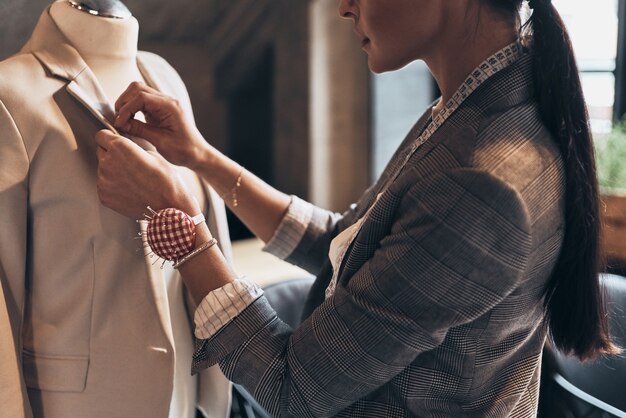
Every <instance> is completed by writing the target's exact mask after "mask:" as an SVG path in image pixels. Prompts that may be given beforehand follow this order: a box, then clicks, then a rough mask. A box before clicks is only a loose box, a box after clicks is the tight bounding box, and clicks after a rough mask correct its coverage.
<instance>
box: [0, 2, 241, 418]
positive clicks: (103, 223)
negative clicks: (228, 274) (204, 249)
mask: <svg viewBox="0 0 626 418" xmlns="http://www.w3.org/2000/svg"><path fill="white" fill-rule="evenodd" d="M99 2H100V3H102V2H104V3H116V4H118V5H119V4H120V2H119V1H117V0H85V1H83V2H82V3H83V5H81V6H80V7H81V8H80V9H79V8H76V7H74V6H72V5H71V4H70V2H69V1H68V0H57V1H55V2H54V3H52V4H51V5H50V6H49V7H48V8H47V9H46V10H45V11H44V12H43V14H42V15H41V17H40V19H39V22H38V23H37V26H36V27H35V30H34V32H33V35H32V36H31V39H30V40H29V41H28V43H27V44H26V45H25V46H24V48H23V49H22V51H21V52H20V53H19V54H17V55H15V56H13V57H10V58H9V59H7V60H4V61H2V62H0V126H2V130H1V132H0V166H1V167H3V169H2V170H0V213H2V214H3V219H2V220H0V224H2V228H0V229H1V230H2V231H3V234H2V236H0V287H1V288H3V290H4V296H3V298H2V300H0V303H3V304H4V306H0V312H3V309H4V310H7V311H8V313H9V316H8V317H9V322H10V324H9V325H10V328H7V326H6V325H4V322H2V317H1V316H0V339H1V340H2V341H4V342H13V346H14V347H15V355H14V356H2V357H0V370H9V371H11V370H18V372H19V375H18V376H15V375H14V374H13V373H0V387H2V388H14V387H15V388H18V390H16V391H15V392H11V396H10V398H11V399H10V400H9V401H7V402H4V397H3V398H2V399H3V403H2V404H0V416H5V415H6V416H11V417H18V418H21V417H24V418H29V417H31V416H33V415H34V416H45V417H46V418H57V417H65V416H77V414H78V415H80V416H133V417H136V418H141V417H153V416H159V417H168V416H169V417H170V418H193V417H195V415H196V407H198V408H199V409H201V410H202V411H203V412H205V413H206V415H207V416H209V417H224V416H227V414H228V409H229V405H230V384H229V382H228V381H227V380H226V379H225V378H224V376H223V375H222V374H221V372H220V371H219V369H218V368H217V367H215V368H213V370H212V371H211V370H207V372H208V373H207V374H204V373H203V374H200V375H196V376H191V373H190V366H191V362H192V360H191V356H192V353H193V336H192V334H191V329H192V325H191V324H192V319H191V318H192V317H191V316H190V315H189V311H188V310H190V311H191V312H193V306H190V305H187V304H186V298H185V293H184V291H185V290H184V288H183V286H182V281H181V278H180V275H179V274H178V273H177V272H176V271H174V270H173V269H172V268H171V265H169V264H166V265H165V266H164V268H163V269H161V268H160V263H159V264H158V265H153V260H150V259H149V258H148V257H146V256H145V255H144V254H142V253H141V251H140V250H141V242H140V241H137V240H134V239H133V237H135V236H137V233H138V232H139V228H138V226H137V223H136V222H134V221H132V220H128V219H123V218H121V217H119V216H117V215H116V214H114V213H113V212H111V211H109V210H108V209H106V208H104V207H102V205H101V204H100V203H99V200H98V193H97V188H96V183H95V175H96V173H97V169H98V167H97V160H96V145H95V141H94V136H95V133H96V132H97V131H98V130H100V129H103V128H104V126H103V125H102V121H101V120H100V121H99V120H98V119H97V118H95V117H94V115H95V113H94V109H95V110H97V112H96V113H98V112H99V113H100V114H102V115H104V116H105V117H106V118H108V119H111V115H112V113H113V112H112V108H113V103H114V102H115V100H116V99H117V98H118V97H119V95H120V94H121V93H122V92H123V91H124V90H125V89H126V88H127V87H128V85H129V84H130V83H131V82H133V81H139V82H145V83H147V84H150V85H152V86H153V87H155V88H157V89H159V90H161V91H162V92H163V93H164V94H168V95H169V96H172V97H176V98H177V99H178V100H180V103H181V105H182V106H183V109H184V111H185V112H186V113H187V114H188V115H189V117H191V118H192V117H193V115H192V112H191V104H190V103H189V97H188V94H187V91H186V89H185V87H184V84H183V82H182V80H181V79H180V77H179V76H178V74H177V73H176V72H175V70H174V69H173V68H172V67H171V66H170V65H169V64H168V63H167V62H166V61H165V60H163V59H162V58H161V57H158V56H156V55H154V54H150V53H147V52H143V51H138V49H137V41H138V31H139V24H138V22H137V20H136V19H135V18H134V17H132V16H130V15H128V16H126V17H120V16H118V17H114V18H112V17H104V16H100V15H96V14H95V13H92V12H89V11H87V12H86V11H85V7H86V6H89V7H90V8H92V9H93V8H94V7H95V8H96V9H97V8H98V6H99V5H98V3H99ZM101 5H102V4H101ZM83 6H85V7H83ZM118 10H119V9H118ZM107 13H109V12H107ZM122 16H123V13H122ZM76 92H78V93H81V94H83V96H81V95H80V94H78V96H77V95H76ZM80 97H86V99H87V100H83V101H81V100H80ZM103 110H106V112H103ZM137 116H138V117H141V116H142V115H137ZM136 142H137V143H138V144H139V145H140V146H142V147H145V146H144V145H143V144H142V142H141V140H140V139H137V140H136ZM174 169H175V170H176V171H177V174H179V175H180V176H181V178H183V179H184V181H185V182H186V184H187V185H188V186H189V187H190V189H191V190H192V192H193V193H194V195H195V196H196V198H197V199H198V201H199V202H200V203H201V206H202V208H203V211H204V212H205V216H206V219H207V224H209V227H210V228H211V230H212V231H215V232H216V233H217V234H218V235H220V236H219V237H218V241H219V244H220V247H221V248H222V251H223V252H225V253H226V254H228V255H229V256H230V241H229V237H228V228H227V224H226V214H225V211H224V205H223V201H221V200H220V199H219V196H217V194H216V193H215V192H214V191H213V190H212V189H210V188H208V187H206V185H203V184H202V183H201V182H200V181H199V179H198V177H197V176H196V175H195V174H194V173H193V172H191V171H189V170H187V169H183V168H182V167H175V168H174ZM9 237H10V241H9ZM154 261H156V260H154ZM9 346H10V345H9ZM4 349H5V346H4V345H3V347H2V348H1V350H4ZM1 350H0V351H1ZM11 359H12V360H11ZM15 366H18V367H17V368H16V367H15ZM3 396H5V394H4V393H3ZM5 397H6V396H5Z"/></svg>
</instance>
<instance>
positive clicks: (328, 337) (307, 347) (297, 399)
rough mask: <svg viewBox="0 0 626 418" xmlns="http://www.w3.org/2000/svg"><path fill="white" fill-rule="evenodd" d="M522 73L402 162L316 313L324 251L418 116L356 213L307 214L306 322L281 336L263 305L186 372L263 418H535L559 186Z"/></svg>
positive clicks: (528, 79)
mask: <svg viewBox="0 0 626 418" xmlns="http://www.w3.org/2000/svg"><path fill="white" fill-rule="evenodd" d="M531 65H532V56H531V55H530V54H525V55H524V56H523V57H522V58H521V59H520V60H519V61H517V62H516V63H514V64H512V65H511V66H509V67H508V68H506V69H504V70H502V71H501V72H499V73H498V74H496V75H494V76H492V77H491V78H489V79H488V80H487V81H486V82H484V84H482V85H481V86H480V87H479V88H478V89H477V90H476V91H475V92H474V93H473V94H472V95H471V96H470V97H468V98H467V100H466V101H465V102H464V103H463V104H462V105H461V106H460V107H459V109H458V110H457V111H456V112H455V113H454V114H453V115H452V116H451V117H450V118H449V119H448V120H447V121H446V122H445V123H444V124H443V125H442V126H441V128H440V129H439V130H438V131H437V132H436V133H435V134H434V135H433V136H432V137H431V139H430V140H429V141H428V142H427V143H426V144H424V145H423V146H422V147H421V148H420V149H419V150H418V151H417V153H415V154H414V155H413V156H412V157H411V159H410V160H409V162H408V164H407V165H406V166H405V168H404V169H403V171H402V172H401V174H400V176H399V177H398V178H397V179H396V180H395V181H394V182H393V183H392V184H391V186H390V187H389V188H388V189H387V190H386V191H384V192H383V194H382V195H381V196H380V198H379V201H378V203H377V204H376V206H375V208H374V209H373V210H372V212H371V214H370V216H369V217H368V218H367V219H366V220H365V223H364V225H363V227H362V229H361V231H360V232H359V234H358V236H357V237H356V239H355V241H354V242H353V243H352V245H351V247H350V248H349V249H348V253H347V254H346V256H345V257H344V261H343V263H342V266H341V269H340V272H339V279H338V284H337V288H336V290H335V293H334V295H333V296H332V297H330V298H329V299H327V300H324V290H325V288H326V286H327V285H328V283H329V280H330V278H331V274H332V269H331V266H330V262H329V260H328V250H329V244H330V241H331V240H332V238H333V237H335V236H336V235H337V234H338V233H339V232H340V231H342V230H343V229H345V228H346V227H347V226H349V225H351V224H352V223H354V222H355V221H356V220H357V219H358V218H359V217H360V216H362V215H363V214H364V213H365V211H366V210H367V208H368V207H369V205H370V204H371V203H372V202H373V201H374V198H375V196H376V195H377V194H378V193H379V192H380V191H381V190H380V189H381V187H382V184H384V182H385V180H386V179H387V178H388V177H389V176H390V175H392V174H393V173H394V171H395V170H394V168H395V167H396V166H397V165H398V164H401V162H402V161H403V159H404V153H405V152H406V150H407V146H408V144H410V141H412V140H414V139H415V138H416V137H417V136H418V135H419V133H420V132H421V131H422V130H423V129H424V128H425V126H426V124H427V123H428V120H429V112H430V110H429V111H428V112H427V113H426V114H425V115H424V116H422V117H421V118H420V120H419V121H418V122H417V124H416V125H415V127H414V128H413V129H412V130H411V132H410V133H409V135H408V136H407V138H406V140H405V141H404V143H403V144H402V145H401V146H400V147H399V149H398V151H397V152H396V155H395V156H394V157H393V158H392V160H391V162H390V163H389V166H388V167H387V169H386V170H385V172H384V173H383V175H382V177H381V179H380V180H379V181H378V182H377V183H376V184H374V185H373V186H372V187H371V188H370V189H368V190H367V191H366V192H365V193H364V195H363V197H362V198H361V199H360V201H359V202H358V203H357V204H356V205H352V207H351V208H350V210H348V211H347V212H345V213H344V214H343V215H341V216H339V215H336V214H332V213H330V212H328V211H325V210H322V209H319V208H315V209H314V212H313V218H312V219H311V221H310V222H309V224H308V225H307V229H306V233H305V235H304V237H303V238H302V239H301V241H300V242H299V244H298V245H297V247H296V248H295V250H294V251H293V252H292V253H291V254H290V255H289V256H288V257H287V260H288V261H290V262H292V263H295V264H298V265H300V266H302V267H304V268H306V269H307V270H309V271H310V272H312V273H314V274H316V275H317V277H318V278H317V280H316V282H315V284H314V285H313V288H312V290H311V293H310V295H309V299H308V302H307V306H306V307H305V315H304V316H305V318H306V319H304V321H303V322H302V324H301V325H300V326H299V327H298V328H296V329H291V328H290V327H289V326H287V325H286V324H284V323H283V322H281V321H280V320H279V319H278V318H277V317H276V315H275V312H274V311H273V310H272V308H271V307H270V306H269V304H268V303H267V300H266V299H265V298H264V297H261V298H259V299H257V300H256V301H255V302H254V303H253V304H252V305H250V306H249V307H248V308H247V309H246V310H245V311H244V312H243V313H242V314H240V315H239V316H238V317H236V318H235V319H234V320H233V321H232V322H231V323H230V324H228V325H227V326H225V327H224V328H223V329H222V330H221V331H220V332H218V333H217V334H216V335H215V336H213V337H212V338H210V339H209V340H204V341H199V342H198V350H197V352H196V355H195V365H194V367H195V369H198V368H201V367H206V366H209V365H212V364H215V363H217V362H219V363H220V365H221V367H222V370H223V371H224V373H225V374H226V376H227V377H229V378H230V379H232V380H233V381H235V382H238V383H241V384H242V385H244V386H245V387H246V388H247V389H248V390H249V391H250V392H251V393H252V394H253V395H254V396H255V397H256V398H257V399H258V401H259V402H260V403H261V404H262V405H263V406H265V407H266V408H267V410H268V411H270V412H271V413H272V414H275V415H277V416H295V417H312V416H339V417H356V416H358V417H406V416H416V417H461V416H476V417H505V416H510V417H532V416H535V414H536V409H537V398H538V389H539V377H540V366H541V351H542V347H543V345H544V341H545V336H546V329H545V326H544V323H543V319H544V308H543V290H544V286H545V284H546V282H547V280H548V278H549V277H550V275H551V273H552V270H553V267H554V265H555V262H556V259H557V257H558V255H559V251H560V247H561V244H562V239H563V228H564V217H563V213H564V182H565V179H564V171H563V163H562V159H561V157H560V153H559V151H558V148H557V145H556V143H555V141H554V139H553V138H552V137H551V135H550V134H549V132H548V131H547V129H546V128H545V126H544V125H543V124H542V122H541V120H540V115H539V114H538V109H537V103H536V102H535V100H534V98H533V97H534V95H533V83H532V71H531Z"/></svg>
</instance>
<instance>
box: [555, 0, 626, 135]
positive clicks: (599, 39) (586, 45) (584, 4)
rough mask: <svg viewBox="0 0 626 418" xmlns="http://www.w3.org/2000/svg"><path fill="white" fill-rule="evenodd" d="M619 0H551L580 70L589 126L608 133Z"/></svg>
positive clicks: (611, 116)
mask: <svg viewBox="0 0 626 418" xmlns="http://www.w3.org/2000/svg"><path fill="white" fill-rule="evenodd" d="M618 1H619V0H594V1H593V2H590V1H589V0H553V2H552V3H553V4H554V6H555V7H556V8H557V10H558V11H559V13H560V14H561V17H562V18H563V20H564V21H565V24H566V26H567V28H568V31H569V34H570V37H571V39H572V44H573V45H574V52H575V53H576V59H577V61H578V66H579V70H580V76H581V80H582V84H583V90H584V94H585V99H586V101H587V107H588V109H589V118H590V120H591V129H592V131H593V132H594V133H595V134H605V133H608V132H610V130H611V127H612V126H613V115H614V105H615V70H616V62H617V40H618V36H617V34H618V26H619V25H618Z"/></svg>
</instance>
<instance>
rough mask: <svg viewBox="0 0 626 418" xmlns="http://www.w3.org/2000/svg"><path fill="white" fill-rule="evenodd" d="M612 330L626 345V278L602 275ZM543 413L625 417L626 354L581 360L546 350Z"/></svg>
mask: <svg viewBox="0 0 626 418" xmlns="http://www.w3.org/2000/svg"><path fill="white" fill-rule="evenodd" d="M601 283H602V286H603V288H604V289H606V293H607V302H608V309H609V324H610V332H611V335H612V336H613V337H614V339H615V341H616V342H617V343H618V344H619V345H620V346H621V347H625V346H626V277H622V276H617V275H613V274H603V275H602V276H601ZM544 365H545V367H544V369H543V373H544V376H543V378H542V385H544V387H543V388H542V393H541V399H540V416H541V417H542V418H560V417H568V418H569V417H572V418H579V417H588V418H592V417H593V418H595V417H624V418H626V356H624V355H621V356H612V357H605V358H601V359H599V360H596V361H594V362H591V363H581V362H579V361H577V360H576V359H575V358H573V357H569V356H565V355H563V354H561V353H560V352H558V351H556V350H553V349H551V348H550V347H549V346H548V347H546V350H545V351H544Z"/></svg>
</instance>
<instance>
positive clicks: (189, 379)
mask: <svg viewBox="0 0 626 418" xmlns="http://www.w3.org/2000/svg"><path fill="white" fill-rule="evenodd" d="M50 16H51V18H52V20H53V21H54V22H55V24H56V25H57V27H58V28H59V30H60V31H61V32H62V33H63V35H64V36H65V38H67V40H68V43H69V44H70V45H71V46H73V47H74V48H75V49H76V51H77V52H78V53H79V55H80V56H81V57H82V59H83V60H84V61H85V63H86V64H87V65H88V66H89V68H90V69H91V71H92V72H93V73H94V75H95V77H96V79H97V80H98V83H99V84H100V87H101V88H102V91H103V92H104V94H105V95H106V97H107V98H108V100H109V103H110V104H111V105H113V104H114V103H115V101H116V100H117V98H118V97H119V96H120V95H121V94H122V93H123V92H124V91H125V90H126V89H127V88H128V86H129V84H130V83H132V82H134V81H138V82H145V81H144V79H143V76H142V75H141V72H140V70H139V67H138V65H137V55H138V47H137V44H138V37H139V23H138V22H137V19H135V18H134V17H132V16H130V17H128V18H110V17H102V16H97V15H94V14H90V13H89V12H88V11H86V10H80V9H78V8H76V7H74V6H72V5H71V4H70V2H69V1H67V0H58V1H56V2H55V3H53V4H52V5H51V6H50ZM136 118H137V119H139V120H144V118H143V115H142V114H141V113H139V114H137V115H136ZM133 140H135V142H138V143H139V144H140V145H142V144H143V140H139V139H137V138H133ZM179 171H180V175H181V176H182V177H183V179H184V180H185V181H186V184H187V185H188V187H189V188H190V189H191V190H192V192H193V194H194V195H195V196H196V197H197V198H198V199H199V200H200V202H201V206H202V207H203V208H204V206H205V202H204V200H203V199H202V198H201V196H204V192H203V191H202V190H203V189H202V185H201V184H200V183H199V181H198V180H197V177H196V176H195V175H194V174H193V173H191V172H189V171H188V170H183V169H179ZM162 272H163V279H164V286H165V287H166V293H167V297H168V300H167V303H168V305H169V309H170V318H171V321H172V332H173V335H174V344H175V352H176V353H177V354H176V356H175V359H176V364H175V365H174V384H173V392H172V398H171V403H170V411H169V417H170V418H192V417H194V416H195V406H196V401H197V378H196V377H195V376H191V374H190V372H189V365H190V364H191V353H192V352H193V346H192V336H191V335H190V331H189V329H190V325H189V320H188V318H187V313H186V311H185V308H184V302H183V298H184V296H183V288H182V283H181V281H180V277H179V276H178V275H177V274H176V273H175V272H174V270H173V269H172V268H171V266H169V265H166V266H165V268H164V269H163V270H162ZM129 320H138V321H140V320H141V318H129Z"/></svg>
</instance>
